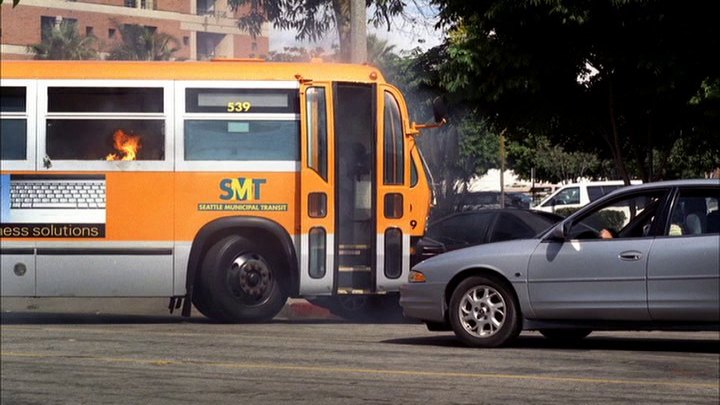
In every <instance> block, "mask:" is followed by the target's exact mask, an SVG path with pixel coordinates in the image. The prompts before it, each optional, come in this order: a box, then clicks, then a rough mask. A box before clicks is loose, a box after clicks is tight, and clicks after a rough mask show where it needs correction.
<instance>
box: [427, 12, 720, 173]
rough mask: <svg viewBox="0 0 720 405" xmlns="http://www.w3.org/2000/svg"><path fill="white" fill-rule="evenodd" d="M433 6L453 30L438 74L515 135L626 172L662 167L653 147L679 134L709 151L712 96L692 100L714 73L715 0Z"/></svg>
mask: <svg viewBox="0 0 720 405" xmlns="http://www.w3.org/2000/svg"><path fill="white" fill-rule="evenodd" d="M434 3H435V4H436V5H437V6H438V7H439V8H440V11H441V13H440V16H441V24H443V25H444V26H445V27H447V28H449V29H450V35H449V36H448V39H447V41H446V42H445V44H444V45H443V46H442V47H441V49H440V50H439V51H437V52H438V53H439V54H440V55H441V56H442V58H441V59H439V61H438V64H439V65H440V66H439V72H440V83H441V84H442V85H443V86H444V87H445V88H446V89H448V90H449V91H451V92H452V93H455V94H461V95H462V98H463V99H465V100H467V101H468V102H469V104H470V107H471V108H473V109H475V111H477V113H478V114H482V116H484V117H487V119H488V120H489V122H490V124H491V125H492V126H493V128H495V129H496V130H500V129H505V128H507V130H508V135H509V136H510V137H511V138H512V139H514V140H522V139H524V138H526V137H527V136H528V135H529V134H533V135H542V136H546V137H547V138H548V139H550V141H551V143H552V144H556V145H558V146H561V147H563V148H564V150H565V151H567V152H574V151H582V152H595V151H600V152H602V156H601V158H609V159H612V160H613V162H614V166H615V172H616V174H617V175H618V176H620V177H622V178H625V179H626V180H628V179H629V177H630V176H631V174H632V175H637V176H639V177H642V178H644V179H645V180H651V179H656V178H659V177H661V176H663V175H666V174H668V172H663V171H662V170H658V168H656V167H655V166H654V165H655V158H654V156H655V155H657V154H660V155H666V154H669V153H670V152H671V151H672V149H673V145H675V143H676V140H677V139H678V138H683V139H688V140H690V138H693V139H695V140H697V139H698V138H703V139H706V140H707V139H710V140H711V141H710V143H712V144H713V145H712V147H713V148H715V149H717V145H718V143H720V137H718V129H719V128H718V126H717V119H715V120H714V121H713V120H712V119H710V118H709V117H707V115H708V113H709V111H712V110H714V109H715V108H717V104H716V101H715V102H713V100H712V99H711V98H707V97H706V98H703V99H702V100H698V99H697V97H698V94H699V93H702V91H703V89H704V88H706V87H707V86H710V84H711V83H717V80H718V77H719V76H720V59H718V58H717V57H716V55H715V52H713V51H711V50H712V49H718V48H720V46H719V45H720V25H718V24H716V22H715V17H716V16H717V11H718V4H717V3H716V2H676V1H672V0H657V1H644V0H614V1H602V2H588V1H582V0H524V1H510V0H489V1H488V0H484V1H473V2H468V1H462V0H435V1H434ZM694 101H695V102H694ZM714 111H717V110H714ZM703 162H705V161H703ZM705 163H709V162H705ZM714 164H715V165H717V162H715V163H714ZM702 169H704V170H707V169H708V168H707V167H703V168H702Z"/></svg>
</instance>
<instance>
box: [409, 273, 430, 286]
mask: <svg viewBox="0 0 720 405" xmlns="http://www.w3.org/2000/svg"><path fill="white" fill-rule="evenodd" d="M425 281H426V279H425V275H424V274H422V273H421V272H419V271H417V270H410V274H409V275H408V282H410V283H424V282H425Z"/></svg>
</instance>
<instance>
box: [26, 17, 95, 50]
mask: <svg viewBox="0 0 720 405" xmlns="http://www.w3.org/2000/svg"><path fill="white" fill-rule="evenodd" d="M96 43H97V39H96V38H95V37H94V36H82V35H80V34H79V33H78V31H77V29H76V27H75V24H74V23H72V22H71V21H67V20H63V21H61V22H60V23H59V24H54V25H53V26H52V29H51V30H50V31H49V32H48V33H47V35H45V36H44V37H43V38H42V41H40V42H39V43H37V44H35V45H30V46H28V51H29V52H31V53H32V54H33V55H34V58H35V59H47V60H80V59H97V58H98V52H97V50H96V48H95V47H96Z"/></svg>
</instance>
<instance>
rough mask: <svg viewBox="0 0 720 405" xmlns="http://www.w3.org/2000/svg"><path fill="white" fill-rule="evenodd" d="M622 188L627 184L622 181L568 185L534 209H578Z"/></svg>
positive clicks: (635, 181) (550, 210)
mask: <svg viewBox="0 0 720 405" xmlns="http://www.w3.org/2000/svg"><path fill="white" fill-rule="evenodd" d="M631 184H641V182H640V181H637V180H633V181H631ZM622 187H625V183H624V182H622V181H591V182H587V183H573V184H566V185H564V186H562V187H560V188H559V189H557V191H555V192H554V193H552V194H550V195H549V196H547V197H546V198H545V199H544V200H542V201H540V202H539V203H538V204H537V205H535V206H534V207H533V209H534V210H538V211H545V212H555V210H557V209H562V208H575V209H577V208H581V207H584V206H586V205H587V204H589V203H591V202H593V201H595V200H597V199H598V198H600V197H602V196H604V195H606V194H609V193H611V192H613V191H615V190H617V189H619V188H622Z"/></svg>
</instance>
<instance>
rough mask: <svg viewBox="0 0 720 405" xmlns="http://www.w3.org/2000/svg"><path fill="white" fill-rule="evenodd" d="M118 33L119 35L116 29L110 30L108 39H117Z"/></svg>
mask: <svg viewBox="0 0 720 405" xmlns="http://www.w3.org/2000/svg"><path fill="white" fill-rule="evenodd" d="M116 33H117V31H116V30H115V28H110V29H108V38H110V39H113V38H115V34H116Z"/></svg>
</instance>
